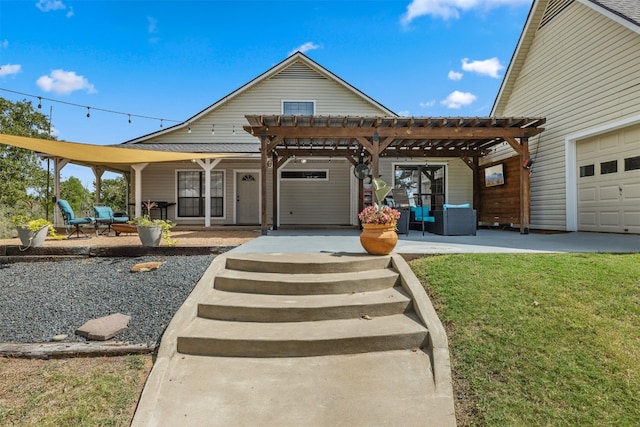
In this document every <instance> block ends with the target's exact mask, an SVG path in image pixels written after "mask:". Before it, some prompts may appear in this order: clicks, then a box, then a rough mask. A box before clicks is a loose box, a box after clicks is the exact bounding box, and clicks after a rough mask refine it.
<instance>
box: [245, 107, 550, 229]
mask: <svg viewBox="0 0 640 427" xmlns="http://www.w3.org/2000/svg"><path fill="white" fill-rule="evenodd" d="M245 117H246V119H247V120H248V122H249V125H248V126H245V127H244V129H245V131H247V132H249V133H251V134H252V135H254V136H256V137H258V138H260V142H261V149H260V152H261V159H262V161H261V163H262V164H261V171H262V174H261V175H262V181H261V198H262V212H261V229H262V234H263V235H265V234H267V228H268V221H267V169H268V161H269V160H270V161H271V163H272V165H273V166H272V173H273V180H272V182H273V200H274V202H273V206H272V208H273V215H274V218H276V217H277V212H278V206H277V205H276V204H277V200H278V197H277V191H278V188H277V182H278V180H277V176H278V175H277V174H278V169H279V168H280V167H281V166H282V165H283V164H284V163H285V161H286V160H287V159H288V158H290V157H293V156H299V157H310V156H317V157H345V158H347V159H348V160H349V161H350V162H351V163H352V164H353V165H357V164H358V163H360V162H361V161H367V162H368V163H370V166H371V174H372V176H374V177H378V176H379V159H380V158H381V157H399V158H407V157H408V158H424V157H458V158H461V159H462V160H463V161H464V162H465V163H466V164H467V165H468V166H469V167H470V168H472V169H473V170H474V204H475V203H476V200H475V199H476V194H477V190H478V184H477V182H476V181H477V179H476V175H477V174H476V173H475V172H476V170H477V169H478V167H479V159H480V157H483V156H486V155H487V154H489V153H490V152H491V149H492V148H493V147H494V146H496V145H498V144H501V143H503V142H507V143H508V144H509V146H511V148H512V149H513V150H514V151H515V152H516V154H517V155H519V156H520V160H521V164H524V163H525V162H527V161H528V160H529V144H528V139H529V138H531V137H533V136H535V135H538V134H539V133H541V132H542V131H544V128H542V127H541V126H542V125H543V124H544V123H545V121H546V119H545V118H542V117H360V116H357V117H355V116H283V115H269V116H264V115H246V116H245ZM361 188H362V186H361ZM360 199H361V198H360ZM529 207H530V177H529V170H528V169H527V168H525V167H522V168H521V170H520V232H521V233H528V230H529ZM275 222H276V221H275V220H274V227H276V224H275Z"/></svg>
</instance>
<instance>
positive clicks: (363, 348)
mask: <svg viewBox="0 0 640 427" xmlns="http://www.w3.org/2000/svg"><path fill="white" fill-rule="evenodd" d="M427 335H428V332H427V329H426V328H425V327H424V326H422V325H421V324H420V323H418V321H417V320H416V319H415V317H414V315H413V314H412V313H410V314H396V315H392V316H382V317H372V318H371V319H370V320H367V319H362V318H358V319H342V320H321V321H316V322H286V323H257V322H230V321H224V320H210V319H203V318H198V317H197V318H195V319H194V321H193V322H192V323H191V324H190V325H189V326H188V327H187V328H186V329H185V330H184V331H183V333H182V334H181V336H179V337H178V340H177V349H178V352H180V353H185V354H193V355H202V356H227V357H302V356H323V355H336V354H355V353H367V352H372V351H389V350H402V349H413V348H419V347H421V346H422V345H423V343H424V342H425V340H426V338H427Z"/></svg>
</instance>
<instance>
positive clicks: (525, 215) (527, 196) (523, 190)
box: [519, 136, 531, 234]
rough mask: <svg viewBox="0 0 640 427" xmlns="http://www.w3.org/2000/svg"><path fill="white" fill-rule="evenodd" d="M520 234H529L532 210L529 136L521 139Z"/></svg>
mask: <svg viewBox="0 0 640 427" xmlns="http://www.w3.org/2000/svg"><path fill="white" fill-rule="evenodd" d="M520 144H521V145H522V151H521V152H520V166H519V167H520V234H529V212H530V210H531V172H530V170H529V168H528V167H525V162H526V161H527V160H529V138H527V137H526V136H525V137H524V138H521V139H520Z"/></svg>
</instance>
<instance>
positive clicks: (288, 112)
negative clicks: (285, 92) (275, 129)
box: [282, 101, 315, 116]
mask: <svg viewBox="0 0 640 427" xmlns="http://www.w3.org/2000/svg"><path fill="white" fill-rule="evenodd" d="M314 104H315V103H314V102H313V101H282V114H283V115H285V116H313V113H314Z"/></svg>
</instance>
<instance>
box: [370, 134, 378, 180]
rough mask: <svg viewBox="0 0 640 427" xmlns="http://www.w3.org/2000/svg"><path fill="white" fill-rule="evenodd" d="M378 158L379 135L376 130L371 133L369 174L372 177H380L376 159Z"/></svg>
mask: <svg viewBox="0 0 640 427" xmlns="http://www.w3.org/2000/svg"><path fill="white" fill-rule="evenodd" d="M379 158H380V137H379V136H378V131H377V130H376V131H375V132H374V133H373V150H371V175H372V176H373V177H374V178H379V177H380V166H379V163H378V159H379Z"/></svg>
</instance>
